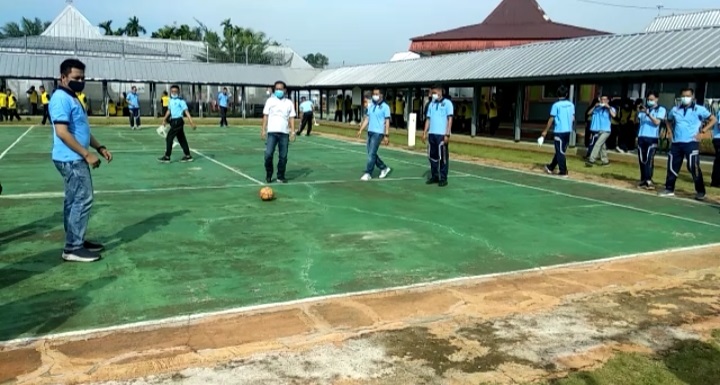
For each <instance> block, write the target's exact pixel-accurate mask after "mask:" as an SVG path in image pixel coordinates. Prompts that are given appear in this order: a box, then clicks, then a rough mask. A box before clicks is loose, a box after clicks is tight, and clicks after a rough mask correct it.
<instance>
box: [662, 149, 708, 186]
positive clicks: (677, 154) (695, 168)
mask: <svg viewBox="0 0 720 385" xmlns="http://www.w3.org/2000/svg"><path fill="white" fill-rule="evenodd" d="M683 160H686V161H687V169H688V171H690V175H691V176H692V178H693V182H695V191H696V192H697V193H699V194H705V182H704V181H703V174H702V170H700V144H699V143H698V142H689V143H678V142H675V143H673V144H671V145H670V153H669V154H668V171H667V180H666V181H665V189H666V190H668V191H675V182H676V181H677V178H678V174H679V173H680V169H681V168H682V164H683Z"/></svg>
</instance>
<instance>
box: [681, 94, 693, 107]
mask: <svg viewBox="0 0 720 385" xmlns="http://www.w3.org/2000/svg"><path fill="white" fill-rule="evenodd" d="M680 100H682V104H684V105H686V106H687V105H689V104H690V103H692V97H690V96H683V97H682V98H681V99H680Z"/></svg>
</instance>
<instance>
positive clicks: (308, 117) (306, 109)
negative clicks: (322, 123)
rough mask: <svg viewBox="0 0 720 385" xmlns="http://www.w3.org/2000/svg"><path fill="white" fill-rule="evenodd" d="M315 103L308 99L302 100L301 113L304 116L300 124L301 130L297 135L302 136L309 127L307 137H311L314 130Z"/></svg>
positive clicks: (302, 98)
mask: <svg viewBox="0 0 720 385" xmlns="http://www.w3.org/2000/svg"><path fill="white" fill-rule="evenodd" d="M313 107H314V106H313V102H311V101H309V100H307V98H306V97H304V96H303V97H301V98H300V113H301V114H302V122H301V123H300V130H299V131H298V132H296V133H295V134H296V135H302V133H303V131H304V130H305V126H306V125H307V134H306V135H307V136H310V132H311V131H312V128H313V122H314V116H313Z"/></svg>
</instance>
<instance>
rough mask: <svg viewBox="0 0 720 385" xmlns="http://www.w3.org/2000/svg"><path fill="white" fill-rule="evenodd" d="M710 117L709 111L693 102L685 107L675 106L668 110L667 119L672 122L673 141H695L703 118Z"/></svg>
mask: <svg viewBox="0 0 720 385" xmlns="http://www.w3.org/2000/svg"><path fill="white" fill-rule="evenodd" d="M709 117H710V111H708V110H707V108H705V107H703V106H698V105H697V104H695V103H693V104H691V105H689V106H687V107H684V106H680V107H678V106H675V107H673V108H672V110H670V115H669V116H668V120H670V121H672V122H673V143H691V142H697V140H696V139H695V135H697V134H698V133H700V129H701V128H702V122H703V120H706V119H707V118H709Z"/></svg>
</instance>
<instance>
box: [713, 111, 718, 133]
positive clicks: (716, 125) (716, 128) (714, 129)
mask: <svg viewBox="0 0 720 385" xmlns="http://www.w3.org/2000/svg"><path fill="white" fill-rule="evenodd" d="M715 117H716V118H717V123H715V127H713V139H720V111H718V112H717V115H716V116H715Z"/></svg>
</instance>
